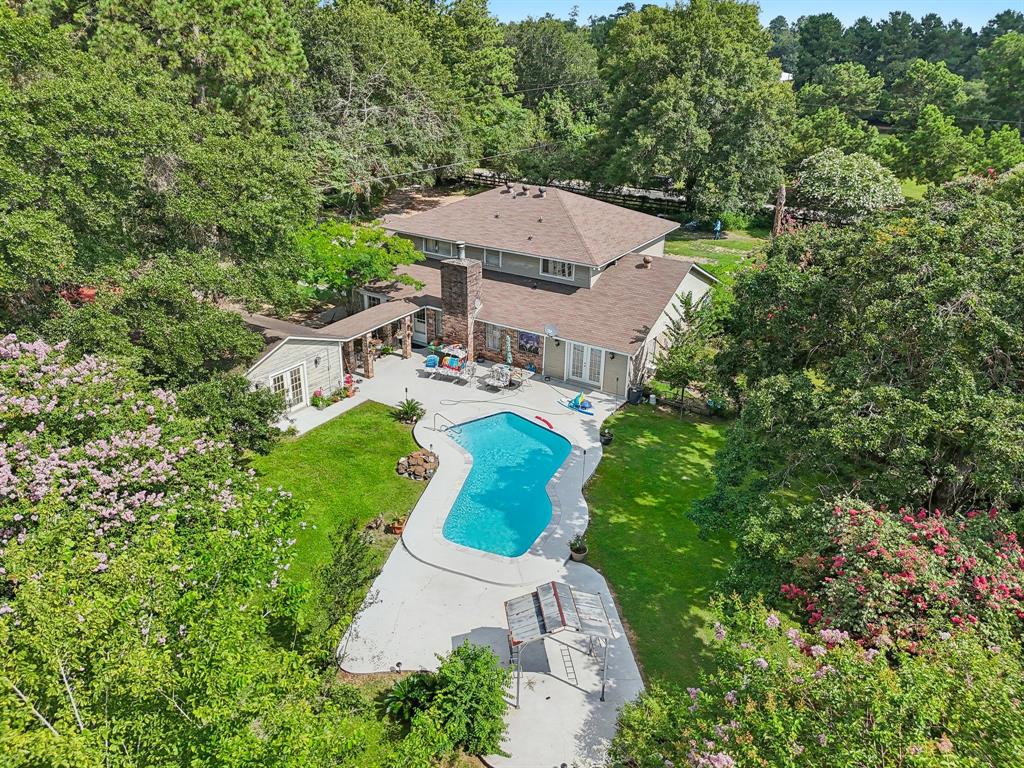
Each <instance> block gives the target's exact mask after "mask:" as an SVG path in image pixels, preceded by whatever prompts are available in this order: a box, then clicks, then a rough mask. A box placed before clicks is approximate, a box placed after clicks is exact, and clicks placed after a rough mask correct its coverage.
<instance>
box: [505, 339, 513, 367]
mask: <svg viewBox="0 0 1024 768" xmlns="http://www.w3.org/2000/svg"><path fill="white" fill-rule="evenodd" d="M505 362H506V363H508V364H509V365H512V337H511V336H509V335H508V334H505Z"/></svg>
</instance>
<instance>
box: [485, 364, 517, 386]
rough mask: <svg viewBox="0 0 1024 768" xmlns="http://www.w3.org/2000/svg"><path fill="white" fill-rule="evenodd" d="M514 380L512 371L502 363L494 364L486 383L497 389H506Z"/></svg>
mask: <svg viewBox="0 0 1024 768" xmlns="http://www.w3.org/2000/svg"><path fill="white" fill-rule="evenodd" d="M511 381H512V372H511V371H510V370H509V369H508V368H506V367H505V366H502V365H496V366H493V367H492V368H491V369H490V370H489V371H488V372H487V376H486V377H485V378H484V384H486V385H487V386H489V387H494V388H495V389H504V388H505V387H507V386H508V385H509V384H510V383H511Z"/></svg>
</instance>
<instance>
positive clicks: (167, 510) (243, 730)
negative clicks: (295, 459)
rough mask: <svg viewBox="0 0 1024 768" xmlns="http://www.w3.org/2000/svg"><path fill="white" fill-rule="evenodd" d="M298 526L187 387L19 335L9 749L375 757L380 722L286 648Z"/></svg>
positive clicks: (0, 543) (6, 721)
mask: <svg viewBox="0 0 1024 768" xmlns="http://www.w3.org/2000/svg"><path fill="white" fill-rule="evenodd" d="M292 517H293V508H292V504H291V502H290V501H289V499H288V498H287V494H284V493H282V492H280V491H278V490H275V489H269V488H265V487H261V486H260V484H259V482H258V480H257V478H255V477H254V476H252V475H251V474H249V473H246V472H244V471H242V470H241V469H239V468H238V467H237V466H236V465H235V463H234V460H233V454H232V452H231V450H230V449H229V447H228V446H226V445H225V444H223V443H220V442H217V441H215V440H211V439H210V438H208V437H206V436H205V435H204V434H203V433H202V432H201V431H200V430H199V427H198V425H197V422H195V421H193V420H191V419H189V418H187V417H184V416H182V415H181V414H180V413H179V412H178V410H177V405H176V403H175V397H174V395H172V394H171V393H169V392H165V391H162V390H159V389H157V390H150V389H148V388H147V387H146V385H145V383H144V381H143V380H142V379H141V378H140V377H139V376H138V375H137V374H135V373H134V372H133V371H131V370H130V369H127V368H124V367H122V366H120V365H118V364H117V363H114V362H112V361H110V360H105V359H100V358H95V357H85V358H82V359H81V360H78V361H75V360H71V359H68V358H67V357H65V355H64V353H63V351H62V346H61V345H57V346H55V347H51V346H49V345H47V344H46V343H44V342H32V343H26V342H22V341H19V340H18V339H16V338H14V337H12V336H8V337H6V338H3V339H2V340H0V742H2V743H0V752H2V753H3V754H5V755H23V756H31V757H32V759H33V760H34V764H40V765H42V764H52V765H56V764H61V765H103V764H107V765H139V764H149V765H156V764H160V765H171V764H173V765H183V764H190V765H197V766H198V765H214V764H216V765H238V766H241V765H256V764H269V763H279V762H283V763H291V764H296V765H298V764H327V763H330V764H338V765H372V764H373V762H372V761H370V759H369V758H367V760H365V761H364V760H363V759H362V757H361V755H362V754H363V752H364V750H365V749H371V748H374V747H373V745H374V744H375V740H377V739H378V738H379V733H378V731H379V728H378V727H377V726H376V724H369V725H368V724H367V723H365V722H362V721H361V720H359V719H358V718H353V717H350V716H349V715H348V714H346V712H345V711H342V710H341V709H339V708H338V707H337V706H336V705H335V704H334V703H333V701H332V698H331V695H330V694H329V688H328V689H324V688H323V687H322V683H321V681H320V679H319V676H318V674H317V673H316V670H314V669H312V668H311V667H309V666H308V665H307V663H306V662H305V661H304V659H303V658H302V657H301V656H300V655H299V654H297V653H295V652H293V651H291V650H288V649H287V647H284V646H281V645H279V644H278V643H276V642H274V641H273V640H272V639H271V634H270V626H271V622H272V621H274V620H279V619H282V618H285V617H286V616H287V612H288V610H289V602H288V600H287V599H286V598H285V596H284V595H283V594H282V592H283V590H282V589H281V588H280V586H279V584H280V577H281V574H282V572H283V570H285V569H287V568H288V567H289V555H288V552H289V547H290V545H291V542H290V541H289V540H288V538H287V534H286V531H287V530H288V529H289V528H288V526H289V523H290V521H291V519H292ZM325 690H327V691H328V693H326V694H325V693H324V691H325Z"/></svg>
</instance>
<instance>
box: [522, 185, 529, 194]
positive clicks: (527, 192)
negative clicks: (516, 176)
mask: <svg viewBox="0 0 1024 768" xmlns="http://www.w3.org/2000/svg"><path fill="white" fill-rule="evenodd" d="M523 194H524V195H528V194H530V185H529V184H523Z"/></svg>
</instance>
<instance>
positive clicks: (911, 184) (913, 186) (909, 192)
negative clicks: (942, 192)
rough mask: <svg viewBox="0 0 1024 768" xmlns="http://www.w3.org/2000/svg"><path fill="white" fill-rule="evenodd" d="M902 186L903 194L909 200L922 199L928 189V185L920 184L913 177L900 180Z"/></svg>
mask: <svg viewBox="0 0 1024 768" xmlns="http://www.w3.org/2000/svg"><path fill="white" fill-rule="evenodd" d="M900 188H901V189H902V190H903V196H904V197H905V198H907V199H908V200H920V199H921V198H922V197H924V193H925V192H926V191H927V190H928V185H927V184H918V183H917V182H916V181H914V180H913V179H903V181H901V182H900Z"/></svg>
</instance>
